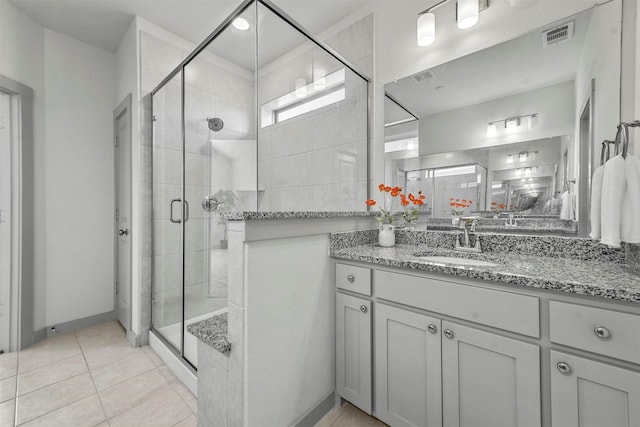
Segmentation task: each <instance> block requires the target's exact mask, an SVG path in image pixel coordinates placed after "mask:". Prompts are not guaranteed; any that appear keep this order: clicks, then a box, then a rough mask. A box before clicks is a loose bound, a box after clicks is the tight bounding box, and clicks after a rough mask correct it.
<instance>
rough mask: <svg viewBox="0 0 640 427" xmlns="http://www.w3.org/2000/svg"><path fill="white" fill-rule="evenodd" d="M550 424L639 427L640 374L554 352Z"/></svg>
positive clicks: (569, 426)
mask: <svg viewBox="0 0 640 427" xmlns="http://www.w3.org/2000/svg"><path fill="white" fill-rule="evenodd" d="M551 423H552V424H553V425H554V426H563V427H578V426H580V427H598V426H609V427H614V426H615V427H621V426H629V427H630V426H640V373H638V372H636V371H630V370H627V369H622V368H618V367H616V366H612V365H608V364H606V363H601V362H594V361H592V360H588V359H584V358H582V357H578V356H572V355H569V354H566V353H561V352H559V351H554V350H551Z"/></svg>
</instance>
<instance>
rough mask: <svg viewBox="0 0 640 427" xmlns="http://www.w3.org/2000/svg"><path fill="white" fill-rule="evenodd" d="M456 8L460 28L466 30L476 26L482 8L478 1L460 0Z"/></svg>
mask: <svg viewBox="0 0 640 427" xmlns="http://www.w3.org/2000/svg"><path fill="white" fill-rule="evenodd" d="M456 6H457V8H456V12H457V17H456V20H457V21H458V28H460V29H461V30H466V29H467V28H471V27H473V26H474V25H476V23H477V22H478V15H479V14H480V6H479V5H478V1H477V0H458V3H457V5H456Z"/></svg>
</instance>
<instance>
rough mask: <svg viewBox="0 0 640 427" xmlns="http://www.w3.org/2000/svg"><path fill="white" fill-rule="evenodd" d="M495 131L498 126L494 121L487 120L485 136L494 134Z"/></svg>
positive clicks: (496, 131)
mask: <svg viewBox="0 0 640 427" xmlns="http://www.w3.org/2000/svg"><path fill="white" fill-rule="evenodd" d="M497 133H498V126H497V125H496V122H489V123H488V124H487V136H489V137H491V136H496V134H497Z"/></svg>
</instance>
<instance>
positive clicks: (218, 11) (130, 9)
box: [0, 0, 370, 52]
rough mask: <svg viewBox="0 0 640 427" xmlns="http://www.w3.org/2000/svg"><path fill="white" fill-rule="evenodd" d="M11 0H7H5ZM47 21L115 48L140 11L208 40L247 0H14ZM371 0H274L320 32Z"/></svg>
mask: <svg viewBox="0 0 640 427" xmlns="http://www.w3.org/2000/svg"><path fill="white" fill-rule="evenodd" d="M0 1H6V0H0ZM9 1H10V2H11V3H13V4H14V5H15V6H16V7H18V8H19V9H21V10H22V11H23V12H25V13H26V14H27V15H29V16H30V17H31V18H32V19H34V20H35V21H37V22H38V23H40V24H41V25H43V26H45V27H47V28H50V29H52V30H54V31H57V32H59V33H61V34H65V35H67V36H69V37H72V38H75V39H77V40H81V41H84V42H86V43H89V44H91V45H94V46H97V47H99V48H102V49H105V50H108V51H111V52H115V50H116V49H117V47H118V44H119V43H120V40H121V39H122V36H123V35H124V33H125V31H126V29H127V28H128V26H129V24H130V23H131V20H132V18H133V16H134V15H138V16H140V17H142V18H144V19H146V20H148V21H150V22H152V23H154V24H156V25H158V26H160V27H162V28H164V29H166V30H168V31H170V32H172V33H174V34H176V35H178V36H180V37H182V38H184V39H186V40H188V41H190V42H192V43H194V44H198V43H200V42H201V41H202V40H204V39H205V38H206V37H207V36H208V35H209V34H210V33H211V32H212V31H213V30H214V29H215V28H216V27H217V26H218V25H219V24H220V23H221V22H222V21H223V20H224V19H225V18H226V17H227V16H229V15H230V14H231V13H232V12H233V11H234V10H235V9H236V8H237V7H238V6H239V5H240V4H241V3H242V1H241V0H9ZM368 2H370V0H273V3H274V4H275V5H276V6H277V7H279V8H280V9H282V10H283V11H284V12H286V13H287V14H288V15H290V16H291V17H292V18H293V19H295V20H296V21H298V22H299V23H300V24H301V25H302V26H303V27H305V28H306V29H307V30H308V31H309V32H311V33H312V34H318V33H319V32H321V31H323V30H324V29H326V28H328V27H330V26H331V25H332V24H334V23H336V22H338V21H340V20H341V19H342V18H344V17H346V16H348V15H349V14H351V13H352V12H354V11H355V10H357V9H358V8H360V7H362V6H363V5H365V4H366V3H368Z"/></svg>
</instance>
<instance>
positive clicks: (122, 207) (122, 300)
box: [114, 97, 131, 331]
mask: <svg viewBox="0 0 640 427" xmlns="http://www.w3.org/2000/svg"><path fill="white" fill-rule="evenodd" d="M114 117H115V119H114V131H115V132H114V135H115V159H116V162H115V163H116V165H115V180H116V182H115V185H116V227H115V232H116V245H115V246H116V257H115V259H116V285H115V291H116V296H115V299H116V313H117V317H118V321H119V322H120V324H122V326H123V327H124V328H125V329H126V330H127V331H129V330H131V224H130V222H131V97H127V99H125V101H123V103H122V104H120V106H119V107H118V108H117V109H116V111H115V112H114Z"/></svg>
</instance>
